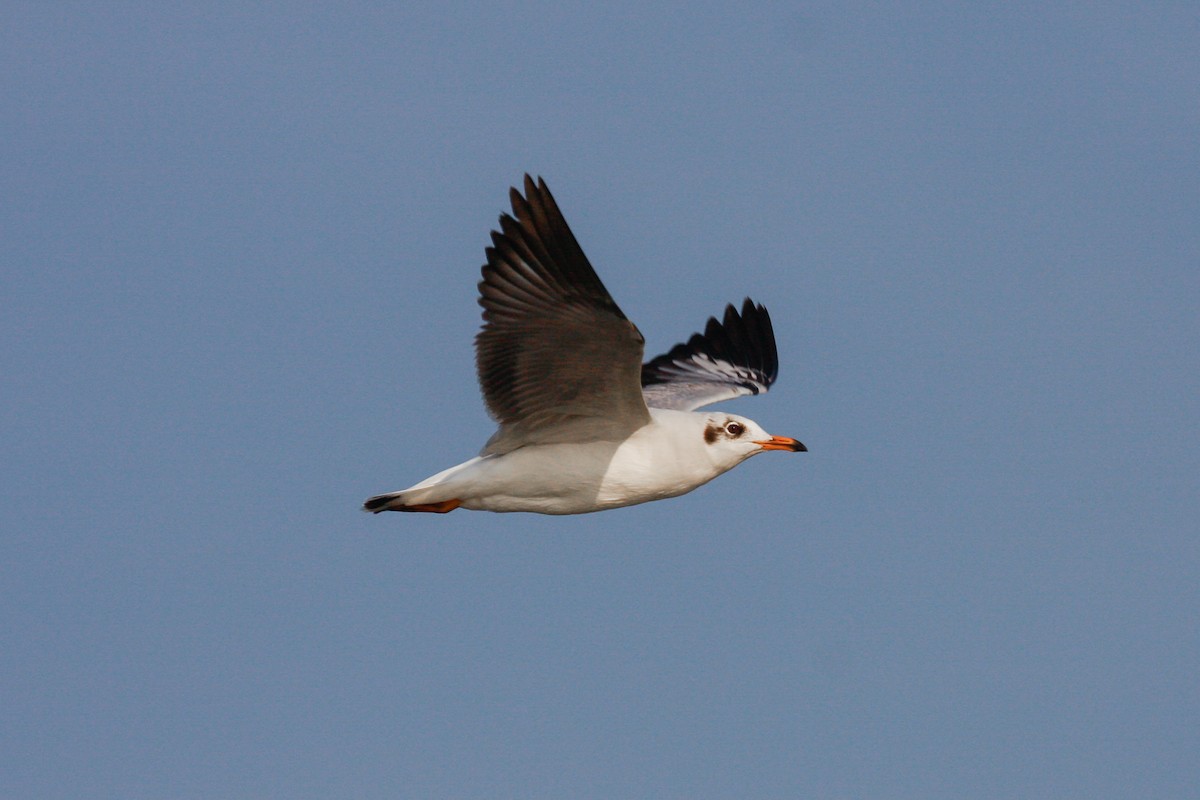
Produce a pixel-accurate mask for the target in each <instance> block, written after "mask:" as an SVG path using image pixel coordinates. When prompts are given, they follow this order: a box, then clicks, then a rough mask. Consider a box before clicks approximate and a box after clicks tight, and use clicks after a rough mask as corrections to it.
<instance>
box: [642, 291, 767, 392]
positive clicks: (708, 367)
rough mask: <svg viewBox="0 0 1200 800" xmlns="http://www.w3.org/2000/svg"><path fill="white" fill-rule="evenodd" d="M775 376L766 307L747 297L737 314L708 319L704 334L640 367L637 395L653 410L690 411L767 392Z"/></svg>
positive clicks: (730, 309)
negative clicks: (640, 391)
mask: <svg viewBox="0 0 1200 800" xmlns="http://www.w3.org/2000/svg"><path fill="white" fill-rule="evenodd" d="M778 373H779V354H778V352H777V351H776V349H775V331H774V329H773V328H772V327H771V315H770V314H768V313H767V309H765V308H763V307H762V306H760V305H757V304H755V303H754V302H753V301H751V300H750V298H749V297H747V298H746V301H745V302H744V303H743V304H742V313H741V315H740V316H739V315H738V312H737V309H735V308H734V307H733V306H732V305H729V306H726V307H725V319H724V321H723V322H718V321H717V318H716V317H710V318H709V320H708V324H707V325H706V326H705V327H704V333H702V334H700V333H696V334H693V335H692V338H690V339H688V340H687V342H686V343H683V344H677V345H675V346H674V347H672V348H671V350H670V352H667V353H664V354H663V355H661V356H658V357H656V358H654V359H651V360H650V361H648V362H646V363H645V364H643V365H642V394H643V395H644V396H645V398H646V404H647V405H649V406H651V407H653V408H676V409H681V410H684V411H691V410H693V409H696V408H700V407H701V406H706V405H708V404H710V403H716V402H718V401H721V400H729V399H731V398H734V397H739V396H742V395H747V394H759V393H760V392H765V391H767V389H769V388H771V384H772V383H774V382H775V376H776V375H777V374H778Z"/></svg>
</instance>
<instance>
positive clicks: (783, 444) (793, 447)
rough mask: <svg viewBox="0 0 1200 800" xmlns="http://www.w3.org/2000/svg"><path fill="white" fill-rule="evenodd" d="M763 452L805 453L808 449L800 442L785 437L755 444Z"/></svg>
mask: <svg viewBox="0 0 1200 800" xmlns="http://www.w3.org/2000/svg"><path fill="white" fill-rule="evenodd" d="M755 444H756V445H758V446H759V447H761V448H762V449H763V450H788V451H791V452H793V453H807V452H808V448H807V447H805V446H804V444H803V443H802V442H797V441H796V440H795V439H791V438H789V437H787V436H772V437H771V438H770V439H766V440H764V441H761V442H755Z"/></svg>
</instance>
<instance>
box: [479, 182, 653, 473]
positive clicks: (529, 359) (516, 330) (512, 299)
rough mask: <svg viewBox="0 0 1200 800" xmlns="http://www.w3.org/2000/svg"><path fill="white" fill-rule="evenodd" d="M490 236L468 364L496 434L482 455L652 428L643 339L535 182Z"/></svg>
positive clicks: (616, 436) (620, 436)
mask: <svg viewBox="0 0 1200 800" xmlns="http://www.w3.org/2000/svg"><path fill="white" fill-rule="evenodd" d="M510 198H511V200H512V209H513V214H512V216H509V215H508V214H502V215H501V216H500V231H493V232H492V246H491V247H489V248H487V264H485V265H484V266H483V280H482V281H481V282H480V283H479V295H480V296H479V304H480V305H481V306H483V320H484V325H483V329H482V330H481V331H480V332H479V335H478V336H477V337H476V338H475V363H476V368H477V370H478V373H479V385H480V387H481V388H482V389H483V398H484V402H485V403H486V404H487V408H488V412H489V413H490V414H491V415H492V417H493V418H494V419H495V420H496V421H497V422H498V423H500V429H499V430H498V431H497V432H496V434H495V435H494V436H493V437H492V438H491V440H489V441H488V443H487V445H486V446H485V447H484V453H503V452H507V451H509V450H513V449H515V448H517V447H520V446H522V445H525V444H531V443H549V442H579V441H594V440H607V439H617V440H619V439H623V438H625V436H627V435H628V434H629V433H631V432H632V431H634V430H636V429H637V428H640V427H641V426H642V425H645V424H646V423H647V422H649V421H650V412H649V411H648V410H647V409H646V403H645V401H644V400H643V399H642V392H641V384H640V382H639V380H638V375H639V370H640V368H641V361H642V351H643V344H644V341H645V340H644V339H643V338H642V334H641V333H640V332H639V331H638V329H637V327H636V326H635V325H634V324H633V323H632V322H630V321H629V320H628V319H627V318H626V317H625V315H624V314H623V313H621V309H620V308H618V307H617V304H616V303H615V302H614V301H613V299H612V296H611V295H609V293H608V290H607V289H605V288H604V284H603V283H601V282H600V278H599V277H598V276H597V275H596V271H595V270H594V269H592V265H591V264H589V263H588V260H587V256H585V255H584V254H583V250H582V249H581V248H580V247H579V243H578V242H577V241H576V240H575V236H574V234H572V233H571V229H570V228H569V227H567V222H566V220H565V219H563V216H562V213H561V212H560V211H559V210H558V206H557V205H556V204H555V202H554V198H553V197H552V196H551V195H550V190H549V189H547V188H546V184H545V182H544V181H542V180H541V179H540V178H539V179H538V182H537V184H536V185H535V184H534V182H533V179H532V178H530V177H529V176H528V175H526V176H525V196H524V197H522V196H521V193H520V192H518V191H517V190H516V189H513V190H512V191H511V192H510Z"/></svg>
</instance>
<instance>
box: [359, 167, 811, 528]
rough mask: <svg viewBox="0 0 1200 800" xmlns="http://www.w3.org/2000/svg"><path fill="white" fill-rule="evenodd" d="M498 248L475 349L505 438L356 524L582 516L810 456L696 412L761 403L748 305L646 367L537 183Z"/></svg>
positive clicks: (729, 418) (753, 314) (791, 444)
mask: <svg viewBox="0 0 1200 800" xmlns="http://www.w3.org/2000/svg"><path fill="white" fill-rule="evenodd" d="M510 195H511V200H512V209H513V213H512V215H511V216H510V215H508V214H503V215H501V217H500V230H499V231H493V232H492V246H491V247H489V248H487V251H486V252H487V264H485V265H484V267H483V280H482V281H481V282H480V283H479V295H480V297H479V304H480V305H481V306H483V320H484V324H483V329H482V330H481V331H480V332H479V335H478V336H477V337H476V339H475V358H476V367H477V369H478V373H479V384H480V386H481V387H482V389H483V399H484V402H485V403H486V404H487V409H488V412H489V413H490V414H491V416H492V417H493V418H494V419H495V420H496V422H497V423H499V429H498V430H497V431H496V433H495V434H494V435H493V436H492V438H491V439H489V440H488V442H487V444H486V445H484V447H483V450H482V452H481V453H480V454H479V455H478V456H477V457H475V458H472V459H471V460H470V461H467V462H464V463H462V464H459V465H458V466H455V467H451V468H450V469H447V470H445V471H443V472H439V473H438V474H436V475H434V476H433V477H431V478H427V479H426V480H423V481H421V482H420V483H418V484H416V485H415V486H413V487H411V488H408V489H404V490H402V491H398V492H389V493H388V494H381V495H376V496H375V497H372V498H369V499H368V500H367V501H366V502H365V503H364V504H363V510H364V511H372V512H375V513H378V512H380V511H428V512H436V513H445V512H447V511H453V510H454V509H456V508H460V507H461V508H468V509H474V510H482V511H532V512H536V513H540V514H583V513H587V512H589V511H603V510H605V509H609V508H619V507H621V506H630V505H634V504H636V503H646V502H649V501H651V500H662V499H663V498H667V497H676V496H678V495H681V494H686V493H687V492H690V491H692V490H693V489H695V488H696V487H698V486H701V485H703V484H705V483H708V482H709V481H711V480H712V479H713V478H715V477H717V476H718V475H720V474H722V473H724V472H727V471H728V470H730V469H733V468H734V467H736V466H737V465H738V464H740V463H742V462H743V461H745V460H746V459H747V458H749V457H750V456H753V455H757V454H759V453H762V452H765V451H767V450H785V451H790V452H803V451H805V450H807V448H806V447H805V446H804V445H803V444H801V443H800V442H798V441H796V440H795V439H791V438H788V437H786V436H772V435H770V434H768V433H767V432H766V431H764V430H763V429H762V428H761V427H759V425H758V424H757V423H756V422H754V421H752V420H749V419H746V418H745V417H740V416H738V415H736V414H725V413H718V412H698V411H696V410H695V409H697V408H701V407H703V406H707V405H709V404H711V403H716V402H718V401H721V400H728V399H730V398H733V397H738V396H741V395H751V394H759V393H760V392H765V391H767V389H769V388H770V387H771V384H772V383H774V382H775V375H776V373H777V372H778V370H779V359H778V356H777V354H776V350H775V334H774V331H773V330H772V328H771V317H770V316H769V315H768V314H767V310H766V309H765V308H763V307H762V306H761V305H758V304H756V303H754V302H753V301H751V300H750V299H749V298H747V299H746V301H745V302H744V303H743V304H742V309H741V313H738V311H737V309H735V308H734V307H733V306H732V305H730V306H728V307H727V308H726V309H725V314H724V318H723V319H722V320H717V319H716V318H712V319H709V321H708V324H707V325H706V326H705V329H704V333H702V334H701V333H697V334H694V335H693V336H692V337H691V338H690V339H689V340H688V341H687V342H686V343H682V344H677V345H675V347H673V348H671V350H670V351H669V352H667V353H664V354H663V355H660V356H658V357H656V358H653V359H651V360H650V361H648V362H646V363H645V364H643V363H642V356H643V352H642V350H643V344H644V343H645V340H644V339H643V338H642V334H641V332H640V331H638V329H637V326H635V325H634V324H633V323H632V322H630V321H629V320H628V319H627V318H626V317H625V315H624V314H623V313H621V309H620V308H618V307H617V304H616V303H615V302H614V301H613V299H612V296H611V295H610V294H609V293H608V290H607V289H605V288H604V284H603V283H601V282H600V278H599V277H598V276H597V275H596V271H595V270H594V269H592V265H591V264H590V263H588V260H587V257H586V256H585V255H584V254H583V250H582V249H581V248H580V247H579V243H578V242H577V241H575V236H574V234H572V233H571V229H570V228H569V227H567V222H566V220H565V219H563V216H562V213H561V212H560V211H559V210H558V206H557V204H555V202H554V198H553V197H552V196H551V194H550V190H549V189H547V188H546V183H545V181H543V180H541V179H540V178H539V179H538V181H537V183H536V184H535V183H534V181H533V179H532V178H530V177H529V176H528V175H526V176H525V195H524V196H523V197H522V196H521V193H520V192H519V191H518V190H517V189H513V190H512V191H511V192H510Z"/></svg>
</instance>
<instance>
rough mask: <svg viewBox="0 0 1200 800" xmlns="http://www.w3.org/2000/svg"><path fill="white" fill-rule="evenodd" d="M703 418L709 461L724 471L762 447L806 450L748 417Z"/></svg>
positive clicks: (715, 414) (711, 414)
mask: <svg viewBox="0 0 1200 800" xmlns="http://www.w3.org/2000/svg"><path fill="white" fill-rule="evenodd" d="M703 418H704V426H703V433H704V444H705V450H706V451H707V452H708V454H709V457H710V458H711V459H712V461H713V463H714V464H716V465H718V466H719V467H721V468H722V469H725V470H728V469H732V468H734V467H736V466H737V465H738V464H740V463H742V462H743V461H745V460H746V459H747V458H749V457H750V456H753V455H758V454H759V453H762V452H764V451H766V450H787V451H789V452H792V453H803V452H807V451H808V448H807V447H805V446H804V445H803V444H801V443H800V442H798V441H796V440H795V439H792V438H789V437H787V436H772V435H771V434H769V433H767V432H766V431H764V430H763V429H762V427H761V426H760V425H759V424H758V423H757V422H755V421H754V420H752V419H746V418H745V417H739V416H738V415H737V414H721V413H708V414H704V415H703Z"/></svg>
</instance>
